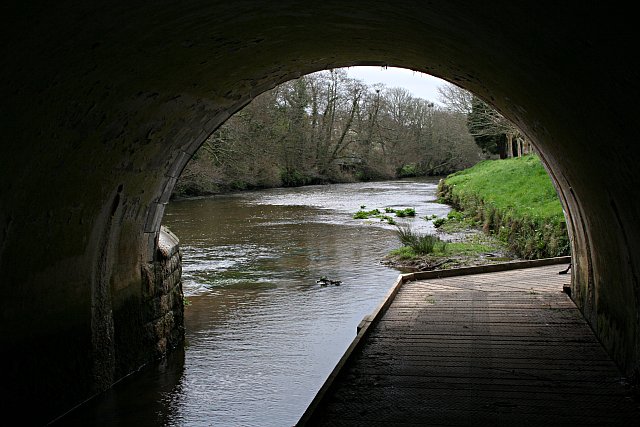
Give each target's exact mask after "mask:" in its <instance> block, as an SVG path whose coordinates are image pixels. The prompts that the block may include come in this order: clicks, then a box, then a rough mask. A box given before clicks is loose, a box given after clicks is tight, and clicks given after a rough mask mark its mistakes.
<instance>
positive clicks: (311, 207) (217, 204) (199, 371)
mask: <svg viewBox="0 0 640 427" xmlns="http://www.w3.org/2000/svg"><path fill="white" fill-rule="evenodd" d="M436 186H437V180H436V179H423V180H417V179H416V180H401V181H387V182H375V183H353V184H335V185H323V186H308V187H300V188H287V189H271V190H262V191H255V192H243V193H237V194H229V195H221V196H214V197H207V198H199V199H190V200H182V201H172V202H171V203H170V204H169V205H168V207H167V209H166V213H165V216H164V221H163V224H164V225H165V226H167V227H168V228H169V229H170V230H171V231H173V232H174V233H175V234H176V235H177V236H178V237H179V238H180V245H181V248H182V251H183V291H184V294H185V298H186V301H187V305H186V307H185V329H186V342H185V346H184V349H182V350H180V351H177V352H175V353H174V354H173V355H172V356H171V357H170V358H168V359H167V360H165V361H163V362H162V363H158V364H156V365H154V366H150V367H146V368H145V369H143V370H141V371H140V372H138V373H136V374H133V375H131V376H130V377H128V378H126V379H125V380H123V381H121V382H120V383H119V384H117V385H116V386H114V387H113V388H112V389H111V390H109V391H107V392H106V393H104V394H103V395H101V396H99V397H98V398H96V399H93V400H92V401H90V402H88V403H87V404H85V405H83V406H82V407H80V408H79V409H77V410H75V411H73V412H72V413H71V414H69V416H67V417H65V418H63V419H62V420H61V421H62V424H65V423H66V424H67V425H96V426H99V425H104V426H115V425H122V426H124V425H127V426H129V425H134V426H137V427H142V426H147V425H148V426H292V425H294V424H295V423H296V422H297V421H298V419H299V418H300V416H301V415H302V413H303V412H304V411H305V409H306V407H307V406H308V404H309V403H310V402H311V400H312V399H313V397H314V396H315V394H316V392H317V391H318V389H319V388H320V387H321V386H322V384H323V383H324V381H325V379H326V378H327V376H328V375H329V374H330V372H331V371H332V369H333V367H334V366H335V365H336V363H337V362H338V360H339V359H340V357H341V356H342V354H343V353H344V351H345V350H346V349H347V347H348V346H349V344H350V343H351V341H352V340H353V338H354V337H355V334H356V327H357V325H358V323H359V322H360V321H361V320H362V318H363V317H364V316H366V315H368V314H369V313H371V312H372V311H373V310H374V309H375V308H376V306H377V305H378V304H379V303H380V301H381V300H382V298H383V297H384V295H385V294H386V292H387V291H388V290H389V288H390V287H391V285H392V284H393V282H394V281H395V280H396V279H397V277H398V275H399V274H400V273H401V272H400V271H398V270H395V269H393V268H389V267H387V266H385V265H383V264H382V263H381V260H382V258H383V257H384V255H385V254H386V253H387V252H388V251H390V250H391V249H394V248H396V247H398V245H399V243H398V240H397V237H396V235H395V232H394V230H395V226H393V225H389V224H387V223H386V222H384V221H381V220H379V219H369V220H355V219H353V218H352V215H353V214H354V213H355V212H356V211H358V210H359V209H360V208H361V206H365V209H366V210H370V209H374V208H378V209H381V210H384V208H386V207H390V208H394V209H403V208H409V207H411V208H414V209H415V210H416V213H417V215H416V217H414V218H403V219H397V218H396V220H397V221H398V222H399V223H402V222H410V223H411V224H412V228H413V229H415V230H416V231H421V232H433V231H434V228H433V224H432V222H431V221H427V220H425V219H424V217H425V216H428V215H433V214H436V215H438V216H445V215H446V214H447V212H448V211H449V210H450V208H449V207H448V206H447V205H443V204H439V203H437V202H436V201H435V192H436ZM322 276H326V277H327V278H329V279H333V280H337V281H340V282H341V284H340V285H339V286H336V285H329V286H321V285H319V284H317V283H316V280H317V279H319V278H320V277H322Z"/></svg>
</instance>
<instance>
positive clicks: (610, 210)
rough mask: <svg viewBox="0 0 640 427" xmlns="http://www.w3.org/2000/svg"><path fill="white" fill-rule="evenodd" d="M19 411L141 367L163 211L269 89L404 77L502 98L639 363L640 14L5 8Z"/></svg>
mask: <svg viewBox="0 0 640 427" xmlns="http://www.w3.org/2000/svg"><path fill="white" fill-rule="evenodd" d="M2 15H3V17H4V18H5V19H4V21H5V23H4V25H3V27H2V30H1V31H2V36H3V38H2V39H3V41H4V42H3V43H2V46H1V47H0V50H1V52H2V57H3V58H4V61H5V62H4V66H3V67H2V71H0V73H1V77H2V92H1V94H0V95H1V96H0V99H2V107H1V110H0V117H2V123H3V127H2V130H3V136H2V138H3V144H2V149H3V153H2V155H1V156H0V176H1V177H2V185H1V186H0V281H1V285H0V291H1V292H2V302H0V316H1V317H0V325H1V326H0V328H1V332H2V335H1V336H2V339H3V343H2V344H3V345H2V357H3V360H4V361H5V368H6V370H7V372H8V375H6V376H5V379H4V380H3V381H2V387H3V388H2V395H3V396H9V398H7V399H2V405H3V408H7V407H11V408H15V407H18V406H19V405H21V404H24V403H26V404H27V405H35V406H38V407H39V408H40V409H39V411H37V413H35V412H34V411H27V412H24V413H25V414H27V416H28V415H33V416H34V417H35V418H38V419H39V420H46V419H50V417H53V416H55V415H56V414H59V413H60V412H62V411H64V410H66V409H68V408H69V407H71V406H72V405H74V404H76V403H78V402H79V401H82V400H83V399H84V398H86V397H87V396H89V395H91V394H92V393H94V392H98V391H100V390H102V389H104V388H105V387H108V386H109V385H110V384H111V383H112V382H113V381H115V380H116V379H118V378H120V377H122V376H123V375H126V374H127V373H129V372H131V371H132V370H133V369H135V368H137V367H138V365H139V364H140V363H143V362H144V361H145V360H146V355H147V352H153V351H154V350H153V348H151V349H147V348H143V347H142V346H141V344H140V343H139V342H138V341H135V340H130V341H129V340H125V341H127V344H126V345H118V346H117V348H118V351H116V345H115V344H114V343H116V342H122V340H121V338H120V337H132V336H135V335H136V333H132V332H131V330H132V329H137V328H138V327H139V321H138V320H132V318H131V316H130V315H129V314H127V313H134V312H136V311H137V309H138V308H140V309H141V307H143V305H144V295H143V286H142V284H143V283H144V280H143V275H142V271H143V270H144V269H143V267H144V266H145V265H146V264H147V263H148V262H151V261H152V260H153V258H154V255H155V254H156V247H155V242H156V238H157V236H158V230H159V226H160V220H161V218H162V213H163V211H164V206H165V204H166V203H167V201H168V197H169V194H170V192H171V189H172V188H173V185H174V183H175V180H176V178H177V177H178V176H179V174H180V172H181V170H182V168H183V167H184V165H185V164H186V162H187V161H188V159H189V156H190V155H191V154H192V153H193V152H194V151H195V150H196V148H197V147H198V146H199V145H200V144H201V142H202V141H203V140H204V138H205V137H206V136H207V135H208V134H209V133H210V132H212V131H213V130H214V129H215V128H216V127H217V126H219V125H220V123H222V122H223V121H224V120H225V119H226V118H228V117H229V116H230V115H231V114H233V113H234V112H235V111H237V110H238V109H239V108H241V107H242V106H243V105H245V103H246V102H248V101H249V100H250V99H251V98H252V97H254V96H256V95H257V94H259V93H261V92H262V91H264V90H265V89H268V88H270V87H273V86H274V85H276V84H278V83H280V82H283V81H285V80H288V79H290V78H293V77H296V76H299V75H301V74H305V73H309V72H312V71H316V70H320V69H325V68H330V67H340V66H347V65H357V64H386V65H394V66H402V67H406V68H411V69H414V70H419V71H424V72H428V73H430V74H433V75H436V76H439V77H443V78H445V79H447V80H449V81H452V82H455V83H457V84H459V85H461V86H463V87H465V88H467V89H469V90H471V91H473V92H475V93H476V94H478V95H479V96H481V97H483V98H484V99H485V100H487V101H488V102H490V103H491V104H492V105H494V106H495V107H496V108H498V109H499V110H500V111H501V112H503V113H504V114H505V115H506V116H508V117H509V118H511V119H512V120H514V121H515V122H516V123H517V124H519V125H520V126H521V127H522V128H523V130H524V131H525V132H526V133H527V135H528V136H529V137H530V138H531V139H532V140H533V141H534V143H535V145H536V147H537V148H538V149H539V150H540V151H541V153H542V155H543V158H544V160H545V163H546V166H547V167H548V169H549V171H550V173H551V175H552V177H553V178H554V180H555V182H556V184H557V185H558V189H559V193H560V196H561V198H562V200H563V202H564V204H565V208H566V211H567V214H568V217H569V223H570V227H569V228H570V230H571V238H572V240H573V254H574V260H575V267H574V269H573V279H574V282H573V287H574V289H573V293H572V294H573V296H574V297H575V299H576V302H577V304H578V306H579V307H580V308H581V309H582V310H583V312H584V314H585V316H586V317H587V319H588V320H589V322H590V323H591V325H592V327H593V328H594V329H595V330H596V331H597V333H598V336H599V338H600V339H601V340H602V342H603V343H604V344H605V346H606V348H607V349H608V351H610V353H611V354H612V355H613V357H614V358H615V360H616V361H617V362H618V363H619V364H620V365H621V366H622V367H623V369H624V370H625V371H626V372H627V373H632V372H634V371H637V369H638V366H639V358H640V338H639V331H640V290H639V286H640V285H639V284H638V275H639V268H640V255H639V254H640V223H639V222H638V220H637V218H639V217H640V198H638V197H637V195H638V188H639V184H640V179H639V174H638V169H637V165H638V164H640V147H639V146H638V145H637V144H635V143H634V142H633V138H634V135H635V134H636V133H637V132H636V131H637V126H636V123H637V118H638V117H640V111H638V110H639V108H638V103H637V100H638V99H639V97H638V95H639V94H640V91H639V88H638V82H639V81H640V80H639V79H638V77H639V76H638V69H637V68H635V67H634V66H633V65H632V64H633V61H631V59H632V58H630V56H634V55H636V54H635V50H634V49H633V46H635V43H636V36H635V34H634V33H635V31H634V28H635V25H636V23H635V22H634V21H633V17H632V14H630V13H628V12H627V11H626V10H618V8H616V7H615V5H614V4H612V3H610V4H607V5H602V4H600V5H596V6H594V5H591V4H586V3H584V2H562V3H561V4H557V2H549V3H545V2H542V3H541V2H527V3H526V4H523V3H522V2H508V1H494V2H491V3H490V4H485V3H484V2H459V1H446V2H444V1H443V2H424V1H406V2H387V1H384V2H383V1H363V0H355V1H351V2H338V1H333V0H326V1H323V2H300V1H292V0H282V1H279V2H270V1H264V0H263V1H258V0H245V1H234V2H228V1H225V2H222V1H211V0H207V1H205V0H192V1H188V2H175V1H162V2H158V1H155V2H151V1H147V0H142V1H137V2H130V1H129V2H124V1H112V2H95V3H94V2H74V1H68V0H61V1H59V2H56V4H55V6H53V5H51V4H50V3H45V2H40V1H32V2H17V1H11V0H10V1H9V2H5V3H3V6H2Z"/></svg>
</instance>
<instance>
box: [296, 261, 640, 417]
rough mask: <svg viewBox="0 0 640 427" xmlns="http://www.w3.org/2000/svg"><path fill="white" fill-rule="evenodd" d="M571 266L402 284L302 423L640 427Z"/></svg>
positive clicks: (362, 332)
mask: <svg viewBox="0 0 640 427" xmlns="http://www.w3.org/2000/svg"><path fill="white" fill-rule="evenodd" d="M565 267H566V264H565V265H562V264H555V265H547V266H543V267H535V268H522V269H516V270H511V271H502V272H493V273H485V274H472V275H460V276H453V277H448V278H439V279H427V280H410V281H406V282H405V280H406V279H401V280H399V282H398V283H397V284H396V287H395V289H394V290H392V291H391V292H390V293H389V298H388V299H387V300H386V301H385V302H384V303H383V304H381V306H380V308H379V309H378V310H377V313H374V314H376V315H377V318H376V319H373V318H370V319H366V320H367V321H366V322H365V323H364V324H362V328H361V330H360V331H359V334H358V337H357V338H356V340H354V343H353V344H352V346H351V347H350V348H349V350H348V352H347V355H345V357H344V358H343V359H342V360H341V361H340V363H339V364H338V366H337V367H336V370H334V373H333V374H332V375H331V376H330V377H329V379H328V381H327V383H326V384H325V386H324V387H323V388H322V389H321V390H320V392H319V393H318V396H316V399H315V400H314V401H313V402H312V404H311V405H310V406H309V409H308V410H307V412H306V413H305V414H304V415H303V416H302V418H301V419H300V422H299V423H298V425H300V426H302V425H323V426H339V425H348V426H397V425H420V426H517V427H521V426H574V425H575V426H578V425H579V426H587V425H588V426H591V425H593V426H631V425H634V426H635V425H640V424H636V423H638V422H640V421H639V420H640V409H639V404H638V402H637V401H635V400H634V399H633V398H632V395H631V391H630V389H629V388H628V386H627V385H626V383H625V379H624V378H623V377H622V375H621V373H620V371H619V370H618V368H617V367H616V365H615V364H614V363H613V362H612V361H611V359H610V358H609V357H608V355H607V354H606V353H605V351H604V350H603V348H602V347H601V345H600V343H599V342H598V340H597V339H596V338H595V336H594V335H593V333H592V331H591V329H590V328H589V326H588V325H587V323H586V322H585V320H584V319H583V317H582V315H581V313H580V312H579V310H578V309H577V308H576V306H575V305H574V303H573V302H572V301H571V299H570V298H569V297H568V296H567V294H566V293H563V285H567V284H568V282H569V281H570V277H571V275H570V274H568V275H559V274H558V272H559V271H560V270H563V269H564V268H565ZM419 274H420V273H419ZM403 282H404V283H403Z"/></svg>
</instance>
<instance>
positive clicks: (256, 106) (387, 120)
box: [174, 70, 484, 196]
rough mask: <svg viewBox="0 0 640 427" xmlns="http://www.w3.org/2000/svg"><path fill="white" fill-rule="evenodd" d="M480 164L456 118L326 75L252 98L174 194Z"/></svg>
mask: <svg viewBox="0 0 640 427" xmlns="http://www.w3.org/2000/svg"><path fill="white" fill-rule="evenodd" d="M483 158H484V156H483V152H482V150H481V149H480V148H479V147H478V145H477V144H476V142H475V141H474V138H473V137H472V136H471V134H470V133H469V129H468V123H467V114H465V113H464V112H460V111H455V110H451V109H445V108H441V107H439V106H438V105H436V104H434V103H433V102H430V101H428V100H424V99H420V98H415V97H413V96H412V95H411V94H410V93H409V92H408V91H406V90H405V89H402V88H388V87H385V86H383V85H374V86H368V85H366V84H364V83H363V82H361V81H359V80H354V79H351V78H348V77H347V75H346V72H345V71H343V70H331V71H323V72H319V73H314V74H310V75H307V76H304V77H301V78H299V79H297V80H292V81H289V82H286V83H284V84H282V85H280V86H278V87H276V88H274V89H272V90H269V91H267V92H265V93H263V94H261V95H260V96H258V97H256V98H255V99H254V100H253V101H252V102H251V103H250V104H249V105H248V106H247V107H245V108H244V109H243V110H241V111H240V112H238V113H237V114H235V115H234V116H233V117H231V118H230V119H229V120H228V121H227V122H226V123H225V124H224V125H223V126H222V127H220V128H219V129H218V130H217V131H216V132H214V133H213V134H212V135H211V136H210V137H209V138H208V139H207V140H206V142H205V143H204V144H203V146H202V147H201V148H200V150H199V151H198V152H197V153H196V154H195V156H194V158H193V159H192V160H191V161H190V162H189V164H188V165H187V167H186V169H185V171H184V172H183V174H182V176H181V178H180V180H179V181H178V184H177V185H176V189H175V193H174V195H176V196H190V195H203V194H214V193H219V192H225V191H233V190H243V189H251V188H267V187H280V186H299V185H306V184H313V183H327V182H350V181H365V180H384V179H393V178H401V177H409V176H423V175H445V174H449V173H452V172H455V171H458V170H461V169H465V168H467V167H470V166H472V165H474V164H475V163H477V162H478V161H480V160H482V159H483Z"/></svg>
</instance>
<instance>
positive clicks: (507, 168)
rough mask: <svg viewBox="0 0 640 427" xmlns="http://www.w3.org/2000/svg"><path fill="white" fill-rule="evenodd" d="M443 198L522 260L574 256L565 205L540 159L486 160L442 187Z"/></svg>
mask: <svg viewBox="0 0 640 427" xmlns="http://www.w3.org/2000/svg"><path fill="white" fill-rule="evenodd" d="M438 197H439V199H440V201H442V202H443V203H447V204H450V205H452V206H453V207H454V208H455V209H457V210H458V211H460V212H462V214H463V215H464V216H465V217H466V218H468V219H471V220H472V221H474V222H475V223H477V224H478V225H480V226H481V227H482V229H483V230H484V231H485V232H486V233H490V234H494V235H496V236H497V237H498V238H499V239H500V240H502V241H503V242H505V243H506V244H507V245H508V247H509V249H510V250H511V251H513V252H514V253H515V254H517V255H518V256H519V257H521V258H524V259H536V258H546V257H555V256H563V255H568V254H569V238H568V236H567V227H566V223H565V219H564V215H563V212H562V206H561V205H560V201H559V199H558V195H557V193H556V190H555V188H554V186H553V184H552V183H551V179H550V178H549V175H548V174H547V172H546V170H545V169H544V167H543V166H542V164H541V163H540V160H539V158H538V157H537V156H536V155H527V156H525V157H521V158H515V159H508V160H487V161H484V162H481V163H479V164H477V165H476V166H474V167H472V168H469V169H466V170H463V171H460V172H456V173H454V174H452V175H449V176H448V177H447V178H446V179H444V180H442V181H441V182H440V184H439V186H438Z"/></svg>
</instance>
